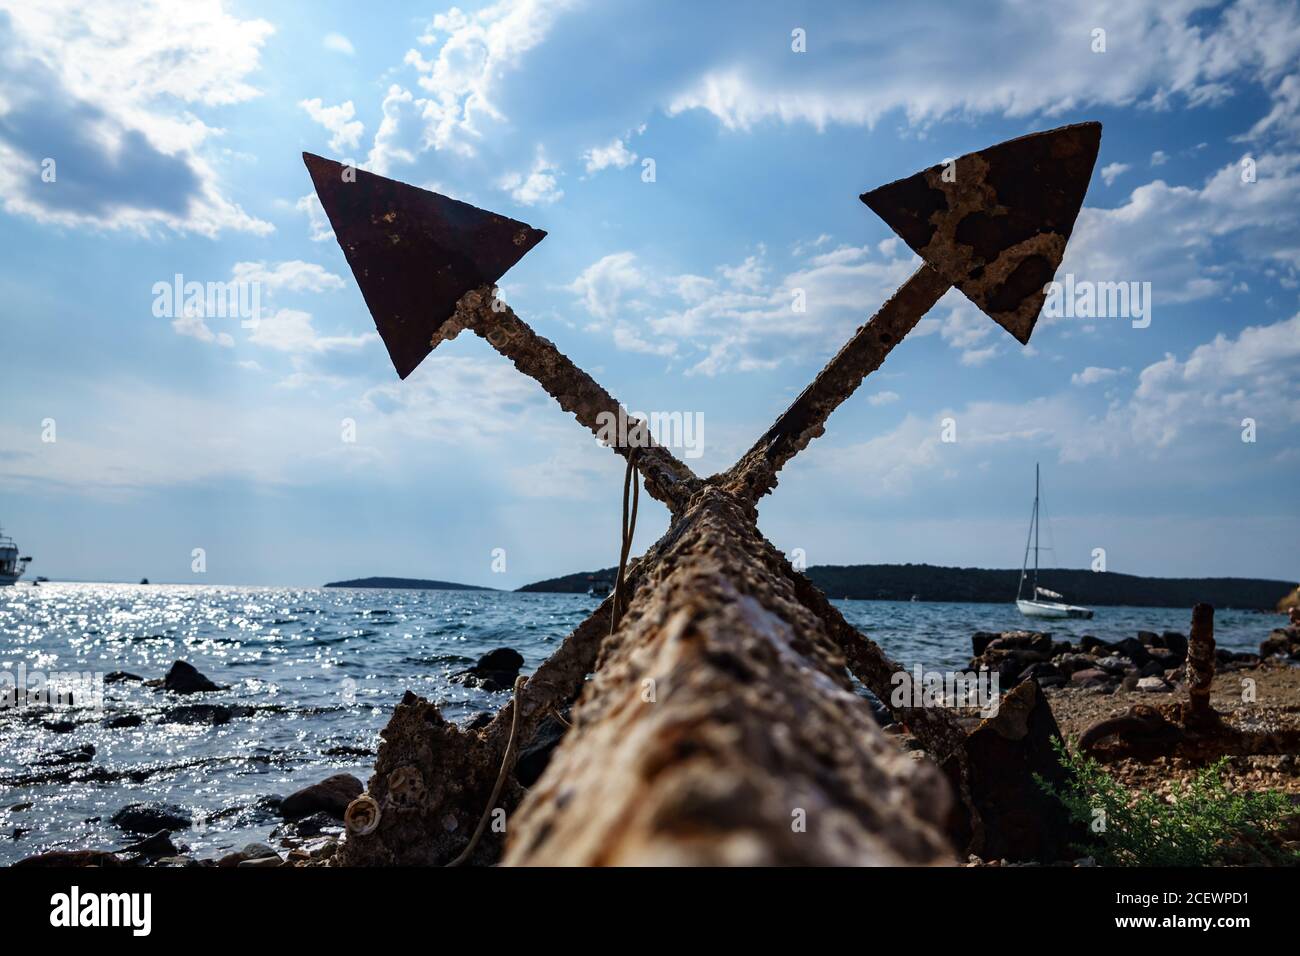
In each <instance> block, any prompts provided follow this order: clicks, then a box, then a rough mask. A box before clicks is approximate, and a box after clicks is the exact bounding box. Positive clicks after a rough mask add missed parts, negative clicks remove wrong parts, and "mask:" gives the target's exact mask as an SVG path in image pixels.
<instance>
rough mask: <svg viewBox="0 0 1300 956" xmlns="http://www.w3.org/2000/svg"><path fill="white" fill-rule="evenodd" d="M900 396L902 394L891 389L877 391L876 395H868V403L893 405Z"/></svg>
mask: <svg viewBox="0 0 1300 956" xmlns="http://www.w3.org/2000/svg"><path fill="white" fill-rule="evenodd" d="M900 397H901V396H899V394H898V393H897V392H891V391H883V392H876V393H875V394H874V395H869V396H867V404H869V405H892V404H893V403H894V402H896V401H898V399H899V398H900Z"/></svg>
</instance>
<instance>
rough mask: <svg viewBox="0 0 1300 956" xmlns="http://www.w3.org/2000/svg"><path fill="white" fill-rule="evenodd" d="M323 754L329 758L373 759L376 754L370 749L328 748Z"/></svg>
mask: <svg viewBox="0 0 1300 956" xmlns="http://www.w3.org/2000/svg"><path fill="white" fill-rule="evenodd" d="M322 753H324V754H325V756H327V757H373V756H374V755H375V752H374V751H373V750H372V749H371V748H369V747H348V746H339V747H327V748H325V750H324V751H322Z"/></svg>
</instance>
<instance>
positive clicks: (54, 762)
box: [38, 744, 95, 767]
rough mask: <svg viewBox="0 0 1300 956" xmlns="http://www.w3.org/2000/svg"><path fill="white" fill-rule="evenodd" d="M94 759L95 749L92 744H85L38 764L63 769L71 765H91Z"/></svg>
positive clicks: (45, 758)
mask: <svg viewBox="0 0 1300 956" xmlns="http://www.w3.org/2000/svg"><path fill="white" fill-rule="evenodd" d="M94 759H95V748H94V747H93V746H92V745H91V744H83V745H82V746H80V747H77V748H76V749H74V750H60V751H57V752H56V753H52V754H50V755H49V756H47V757H43V758H42V759H41V760H40V761H38V762H39V763H40V765H41V766H42V767H62V766H65V765H67V764H70V763H90V762H91V761H92V760H94Z"/></svg>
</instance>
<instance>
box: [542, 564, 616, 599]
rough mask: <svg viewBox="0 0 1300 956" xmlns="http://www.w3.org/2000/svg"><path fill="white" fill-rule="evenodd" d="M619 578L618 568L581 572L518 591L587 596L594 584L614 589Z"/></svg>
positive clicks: (550, 579)
mask: <svg viewBox="0 0 1300 956" xmlns="http://www.w3.org/2000/svg"><path fill="white" fill-rule="evenodd" d="M617 576H618V568H606V569H605V570H603V571H579V572H578V573H577V574H566V575H564V576H563V577H560V578H547V579H546V580H545V581H538V582H536V583H535V584H525V585H524V586H523V587H521V588H518V589H517V590H520V591H543V592H547V593H550V594H586V593H587V589H588V588H590V587H591V586H592V585H593V584H604V585H608V586H609V587H613V586H614V578H616V577H617Z"/></svg>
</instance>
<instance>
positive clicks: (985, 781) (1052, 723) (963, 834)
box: [943, 680, 1086, 863]
mask: <svg viewBox="0 0 1300 956" xmlns="http://www.w3.org/2000/svg"><path fill="white" fill-rule="evenodd" d="M1060 736H1061V731H1060V728H1059V727H1058V726H1057V723H1056V718H1055V716H1053V714H1052V708H1051V705H1050V704H1049V703H1048V702H1047V698H1046V697H1044V696H1043V692H1042V690H1041V689H1040V688H1039V686H1038V684H1037V683H1035V682H1034V681H1032V680H1028V681H1025V682H1023V683H1021V684H1019V685H1017V686H1016V687H1015V689H1014V690H1012V691H1010V692H1009V693H1007V694H1005V695H1003V697H1002V700H1001V703H1000V705H999V707H998V713H997V715H996V716H994V717H990V718H988V719H987V720H984V721H982V722H981V723H980V725H979V726H978V727H976V728H975V729H974V730H973V731H971V733H970V735H969V736H967V738H966V740H965V743H964V749H965V752H966V757H967V762H968V766H969V768H970V778H969V780H968V781H967V783H968V786H969V793H970V798H971V801H972V802H973V804H974V806H975V809H976V811H977V812H978V814H979V817H980V822H981V824H982V826H981V827H979V828H978V830H976V829H975V828H972V826H971V821H970V820H969V819H968V818H966V815H965V814H957V815H956V819H955V820H954V823H953V826H952V831H953V837H954V839H955V842H956V844H957V846H958V847H959V848H961V849H962V850H963V851H964V852H966V853H974V854H977V855H978V856H980V857H983V858H984V859H993V860H997V859H1006V860H1038V861H1040V862H1044V863H1050V862H1052V861H1055V860H1057V859H1061V858H1063V857H1065V856H1066V855H1067V854H1068V853H1069V847H1070V844H1071V843H1072V842H1076V841H1078V840H1080V839H1081V838H1082V837H1083V836H1084V835H1086V834H1085V833H1083V832H1081V831H1080V829H1079V827H1078V826H1077V825H1075V824H1073V823H1072V822H1071V820H1070V815H1069V813H1068V812H1067V811H1066V809H1065V807H1064V806H1063V805H1062V804H1061V802H1060V801H1059V800H1057V799H1056V798H1055V797H1053V796H1050V795H1049V794H1047V793H1044V792H1043V790H1042V788H1041V787H1040V786H1039V784H1038V782H1037V780H1036V777H1041V778H1043V779H1044V780H1046V781H1047V782H1048V783H1049V784H1052V785H1054V786H1057V787H1062V786H1063V785H1064V784H1065V782H1066V771H1065V768H1063V767H1062V766H1061V763H1060V761H1059V759H1058V758H1057V756H1056V752H1055V751H1054V750H1053V749H1052V742H1053V740H1059V739H1060ZM943 770H944V773H945V774H946V775H947V776H948V779H949V780H950V781H951V782H952V784H953V788H954V790H955V791H957V790H959V789H960V788H961V770H960V763H959V761H958V758H957V756H956V755H954V756H952V757H949V758H948V760H947V761H945V762H944V764H943Z"/></svg>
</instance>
